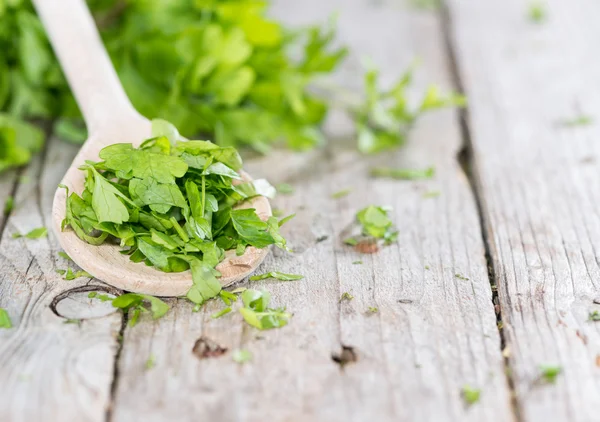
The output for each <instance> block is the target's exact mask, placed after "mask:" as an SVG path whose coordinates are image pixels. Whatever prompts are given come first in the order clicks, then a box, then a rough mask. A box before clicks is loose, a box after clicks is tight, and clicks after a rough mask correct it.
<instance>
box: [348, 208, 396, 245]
mask: <svg viewBox="0 0 600 422" xmlns="http://www.w3.org/2000/svg"><path fill="white" fill-rule="evenodd" d="M389 210H390V208H387V207H378V206H375V205H369V206H368V207H366V208H363V209H362V210H360V211H359V212H358V213H356V220H357V221H358V223H359V224H360V225H361V234H362V235H363V236H367V237H369V238H372V239H381V240H383V242H384V243H385V244H386V245H389V244H391V243H393V242H395V241H396V239H397V238H398V231H397V230H396V228H395V227H394V225H393V223H392V220H390V218H389V216H388V212H389ZM344 243H345V244H347V245H350V246H356V245H358V243H359V241H358V239H357V238H356V237H349V238H347V239H344Z"/></svg>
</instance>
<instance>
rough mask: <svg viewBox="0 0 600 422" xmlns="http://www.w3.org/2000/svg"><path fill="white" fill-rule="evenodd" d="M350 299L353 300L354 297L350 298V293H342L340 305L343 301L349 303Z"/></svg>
mask: <svg viewBox="0 0 600 422" xmlns="http://www.w3.org/2000/svg"><path fill="white" fill-rule="evenodd" d="M352 299H354V296H352V295H351V294H350V293H348V292H344V293H342V296H341V297H340V303H341V302H343V301H345V300H346V301H351V300H352Z"/></svg>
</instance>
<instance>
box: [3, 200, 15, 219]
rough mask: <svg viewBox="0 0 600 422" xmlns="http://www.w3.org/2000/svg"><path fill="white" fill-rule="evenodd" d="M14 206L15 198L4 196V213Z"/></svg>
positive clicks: (8, 212)
mask: <svg viewBox="0 0 600 422" xmlns="http://www.w3.org/2000/svg"><path fill="white" fill-rule="evenodd" d="M14 206H15V198H13V197H12V196H9V197H8V198H6V201H4V211H3V212H4V215H8V214H10V213H11V211H12V210H13V208H14Z"/></svg>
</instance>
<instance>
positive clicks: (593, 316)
mask: <svg viewBox="0 0 600 422" xmlns="http://www.w3.org/2000/svg"><path fill="white" fill-rule="evenodd" d="M588 320H589V321H600V312H598V311H594V312H590V313H589V314H588Z"/></svg>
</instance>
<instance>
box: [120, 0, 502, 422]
mask: <svg viewBox="0 0 600 422" xmlns="http://www.w3.org/2000/svg"><path fill="white" fill-rule="evenodd" d="M336 9H338V10H339V11H340V15H339V27H340V37H341V40H342V41H344V42H346V43H348V44H350V46H351V47H352V49H353V55H352V57H351V58H350V60H349V62H348V64H347V66H346V67H345V68H344V70H343V71H342V72H340V75H339V78H340V80H341V81H345V82H348V87H349V88H358V87H360V84H361V80H360V79H358V78H360V74H361V70H360V66H359V58H360V57H361V56H363V55H365V54H369V55H371V56H372V57H373V59H374V61H375V62H376V63H380V64H381V67H382V76H383V80H384V81H385V82H388V83H389V82H391V80H392V79H395V78H396V77H397V76H398V73H399V72H400V71H401V70H402V69H404V68H405V67H406V66H407V65H408V64H409V63H410V62H411V60H412V58H413V56H414V55H417V54H418V55H419V56H420V57H421V58H422V60H423V66H422V68H423V69H422V72H419V76H418V77H417V80H418V83H419V84H420V85H422V83H423V82H424V81H428V80H429V81H431V80H435V81H440V82H441V83H442V85H443V86H444V87H446V88H448V87H450V86H451V83H450V81H449V72H448V70H447V65H446V63H445V60H444V57H445V55H444V52H443V38H442V36H441V31H440V22H439V21H438V19H437V18H436V17H435V16H433V15H430V14H419V13H416V12H414V11H407V10H403V9H402V8H401V7H399V6H398V4H397V3H396V2H377V3H366V2H363V1H358V0H356V1H341V0H339V1H329V2H322V1H316V0H312V1H308V2H296V3H290V2H280V3H278V5H277V8H276V10H275V13H276V14H277V15H278V16H280V17H282V18H284V19H285V20H286V21H288V22H290V23H292V24H307V23H311V22H314V21H315V19H317V20H318V19H321V20H324V19H326V17H327V16H328V14H329V13H331V12H333V11H334V10H336ZM348 125H349V122H348V121H347V120H344V119H341V118H338V116H332V119H331V121H330V124H329V132H330V134H332V135H333V136H338V137H341V138H343V139H345V141H340V142H346V145H340V144H338V145H336V146H335V148H333V149H329V150H327V151H317V152H314V153H311V154H306V155H300V156H299V155H296V154H292V153H287V152H276V153H275V154H274V155H271V156H269V157H266V158H263V159H259V160H254V161H251V162H249V163H247V168H248V169H249V171H250V173H251V174H253V175H255V176H259V177H260V176H266V177H268V178H270V179H271V181H272V182H275V183H279V182H289V183H291V184H293V185H294V186H295V188H296V192H295V194H293V195H291V196H280V197H279V198H278V199H277V200H276V201H275V204H274V205H275V206H276V207H278V208H281V209H285V210H286V211H289V212H297V217H296V218H295V220H292V222H290V223H289V226H288V227H285V230H284V232H285V234H286V235H287V237H288V239H289V242H290V244H291V247H292V248H293V249H294V250H295V253H294V254H291V255H290V254H284V253H282V252H280V251H274V252H273V254H271V256H270V257H269V258H268V259H267V261H266V262H265V264H263V266H262V267H261V268H260V271H270V270H279V271H283V272H296V273H302V274H304V275H305V279H304V280H301V281H298V282H288V283H280V282H260V283H259V282H257V283H253V284H250V285H251V286H252V287H263V286H264V287H265V288H267V289H268V290H269V291H270V292H271V293H272V295H273V301H274V305H276V306H280V305H287V306H288V309H289V310H290V311H291V312H293V313H294V317H293V319H292V321H291V323H290V325H289V326H287V327H285V328H283V329H280V330H274V331H270V332H260V333H259V332H256V331H254V330H253V329H250V328H249V327H247V326H245V325H244V324H243V323H242V320H241V318H240V317H239V315H238V314H229V315H227V316H225V317H223V318H221V319H217V320H212V319H211V318H210V315H211V314H213V313H214V312H215V311H217V310H218V309H220V308H222V304H220V303H218V302H211V303H210V304H209V305H208V306H207V307H206V309H204V310H203V311H201V313H199V314H194V313H192V312H191V306H190V305H189V304H187V303H185V302H184V301H172V302H171V304H172V305H173V309H172V311H171V312H170V313H169V314H168V316H167V317H165V318H163V319H161V320H158V321H151V320H150V319H149V318H145V319H143V320H142V321H141V322H140V323H139V325H138V326H136V327H133V328H127V329H126V332H125V336H124V347H123V350H122V354H121V359H120V361H119V364H118V374H119V378H118V381H117V382H118V383H117V389H116V394H115V404H114V412H113V414H112V416H113V420H115V421H131V420H146V421H158V420H164V419H165V418H167V417H168V418H173V419H175V420H192V419H196V418H198V417H201V418H203V419H206V420H222V421H234V420H235V421H258V420H264V419H271V420H290V421H291V420H293V421H304V420H318V421H337V420H353V421H363V420H377V421H397V420H420V421H427V420H430V421H451V420H452V421H464V420H472V421H481V420H486V421H509V420H512V413H511V409H510V405H509V394H508V389H507V386H506V381H505V377H504V367H503V362H502V356H501V354H500V340H499V335H498V330H497V329H496V323H495V315H494V312H493V306H492V303H491V290H490V285H489V281H488V276H487V269H486V263H485V258H484V248H483V243H482V240H481V232H480V229H479V222H478V216H477V212H476V207H475V203H474V200H473V197H472V195H471V191H470V187H469V184H468V181H467V179H466V177H465V176H464V174H463V173H462V170H461V169H460V166H459V165H458V163H457V162H456V160H455V155H456V152H457V151H458V150H459V148H460V146H461V140H460V134H459V130H458V125H457V118H456V113H455V112H452V111H448V112H443V113H439V114H436V115H435V116H431V118H429V119H428V120H426V121H424V122H423V124H422V125H420V126H419V128H418V129H417V130H416V132H415V134H414V137H413V139H412V142H411V145H410V146H408V147H407V148H406V149H404V150H402V151H398V152H397V153H393V154H389V155H387V156H386V157H385V159H384V158H382V157H375V158H372V159H369V160H366V159H365V158H363V157H358V156H357V155H356V154H355V153H354V152H352V151H351V150H349V146H348V142H350V143H352V142H353V141H352V140H350V139H348V136H347V135H348V134H349V133H350V128H349V126H348ZM383 161H385V163H386V164H390V165H398V166H410V167H418V166H429V165H435V166H436V167H437V171H438V176H437V178H436V180H435V181H432V182H427V183H416V182H396V181H381V180H377V181H374V180H369V179H368V178H367V174H366V170H367V166H368V165H369V164H374V163H377V162H380V163H381V162H383ZM348 187H351V188H353V192H352V193H351V195H350V196H348V197H346V198H344V199H341V200H338V201H336V200H333V199H331V197H330V195H331V194H332V193H333V192H335V191H337V190H340V189H344V188H348ZM437 189H439V190H441V192H442V194H441V196H440V197H439V198H436V199H424V198H423V197H422V194H423V193H424V192H426V191H428V190H437ZM370 203H381V204H385V203H387V204H391V205H393V206H394V207H395V214H394V217H395V220H396V221H397V222H398V225H399V228H400V231H401V235H400V239H399V242H398V244H397V245H393V246H390V247H388V248H385V249H383V250H382V251H380V252H379V253H378V254H376V255H368V256H365V255H358V254H357V253H355V252H353V251H352V250H350V249H348V248H347V247H345V246H343V245H342V244H341V237H342V232H343V231H344V229H345V228H346V226H347V225H348V224H350V223H351V221H352V219H353V216H354V213H355V212H356V211H357V210H358V209H359V208H361V207H364V206H366V205H368V204H370ZM356 260H363V264H362V265H358V264H356V265H355V264H352V262H354V261H356ZM426 266H428V267H429V269H428V270H426V269H425V267H426ZM456 273H460V274H463V275H464V276H465V277H468V278H469V280H461V279H458V278H456V277H455V274H456ZM243 285H244V286H247V285H249V284H247V283H245V284H243ZM344 291H348V292H351V293H352V294H353V295H354V297H355V298H354V300H353V301H351V302H349V303H341V304H340V303H339V298H340V295H341V294H342V292H344ZM399 301H400V302H399ZM369 306H377V307H378V308H379V312H378V313H377V314H375V315H372V316H368V315H365V311H366V310H367V307H369ZM201 336H204V337H206V338H210V339H212V340H214V341H216V342H217V343H218V344H220V345H221V346H223V347H226V348H228V349H229V351H228V352H227V353H225V354H223V355H222V356H219V357H212V358H204V359H200V358H198V357H197V356H195V355H194V354H193V353H192V348H193V346H194V343H195V342H196V340H197V339H199V338H200V337H201ZM342 345H346V346H351V347H353V348H354V350H355V351H356V353H357V356H358V361H357V362H355V363H351V364H348V365H346V366H345V367H344V368H343V370H342V369H340V367H339V366H338V365H337V364H336V363H334V362H333V361H332V359H331V356H332V354H335V353H339V352H340V350H341V348H342ZM239 347H244V348H247V349H249V350H250V351H251V352H252V353H253V354H254V359H253V361H252V362H251V363H249V364H246V365H244V366H239V365H238V364H236V363H234V362H233V361H232V359H231V350H233V349H236V348H239ZM150 356H153V358H154V361H155V362H156V366H155V367H154V368H152V369H147V368H146V365H145V363H146V360H147V359H148V358H149V357H150ZM465 384H471V385H473V386H475V387H480V388H482V390H483V393H482V398H481V402H480V403H479V404H477V405H475V406H473V407H471V408H467V407H465V405H464V403H463V401H462V400H461V398H460V389H461V387H462V386H463V385H465Z"/></svg>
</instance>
